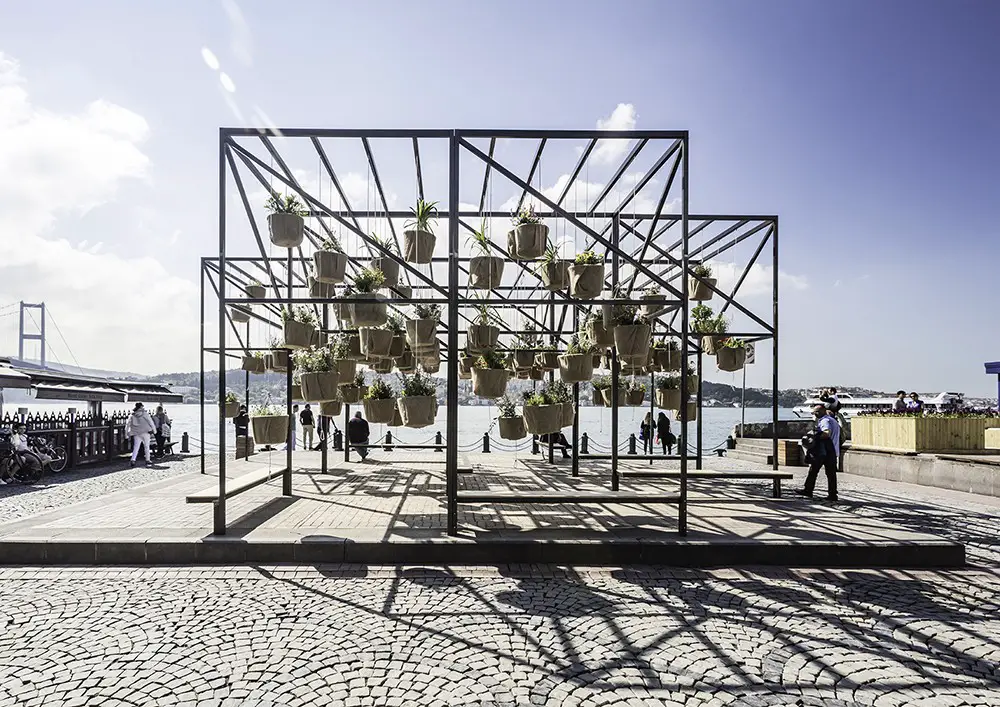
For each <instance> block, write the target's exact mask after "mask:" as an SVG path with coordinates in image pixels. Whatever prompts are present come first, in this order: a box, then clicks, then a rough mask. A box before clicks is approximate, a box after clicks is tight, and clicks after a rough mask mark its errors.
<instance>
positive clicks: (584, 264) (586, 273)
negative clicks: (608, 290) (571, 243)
mask: <svg viewBox="0 0 1000 707" xmlns="http://www.w3.org/2000/svg"><path fill="white" fill-rule="evenodd" d="M603 291H604V259H603V258H602V257H601V256H599V255H597V253H595V252H594V251H592V250H587V251H584V252H583V253H580V254H579V255H578V256H576V260H574V261H573V263H572V264H570V266H569V293H570V295H571V296H573V297H576V298H577V299H594V298H596V297H598V296H600V294H601V292H603Z"/></svg>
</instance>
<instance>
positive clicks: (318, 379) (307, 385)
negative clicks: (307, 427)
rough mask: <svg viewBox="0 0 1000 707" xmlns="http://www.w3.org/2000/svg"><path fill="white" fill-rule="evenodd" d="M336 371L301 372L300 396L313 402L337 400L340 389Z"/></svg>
mask: <svg viewBox="0 0 1000 707" xmlns="http://www.w3.org/2000/svg"><path fill="white" fill-rule="evenodd" d="M339 382H340V376H339V375H338V373H337V371H313V372H309V373H303V374H302V397H303V398H305V399H306V400H308V401H310V402H314V403H322V402H326V401H328V400H339V399H340V390H339V389H338V388H337V383H339Z"/></svg>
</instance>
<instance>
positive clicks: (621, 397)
mask: <svg viewBox="0 0 1000 707" xmlns="http://www.w3.org/2000/svg"><path fill="white" fill-rule="evenodd" d="M601 398H603V400H604V405H605V406H606V407H611V402H612V400H614V398H613V397H612V389H611V388H605V389H604V390H602V391H601ZM618 407H620V408H621V407H625V389H624V388H619V389H618Z"/></svg>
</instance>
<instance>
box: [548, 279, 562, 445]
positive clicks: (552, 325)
mask: <svg viewBox="0 0 1000 707" xmlns="http://www.w3.org/2000/svg"><path fill="white" fill-rule="evenodd" d="M555 302H556V293H555V292H549V343H550V344H555V343H556V335H555V330H556V305H555ZM555 379H556V372H555V371H549V385H550V386H551V385H552V383H553V382H555ZM560 414H561V413H560ZM559 433H560V434H561V433H562V428H561V427H560V428H559ZM548 437H549V464H555V463H556V447H555V442H554V437H555V435H554V434H553V433H551V432H550V433H549V436H548Z"/></svg>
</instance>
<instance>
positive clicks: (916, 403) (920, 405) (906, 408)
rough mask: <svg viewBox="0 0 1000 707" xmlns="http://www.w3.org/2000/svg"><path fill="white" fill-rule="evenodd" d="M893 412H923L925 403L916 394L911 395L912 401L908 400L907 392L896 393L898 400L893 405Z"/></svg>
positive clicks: (898, 391) (899, 391)
mask: <svg viewBox="0 0 1000 707" xmlns="http://www.w3.org/2000/svg"><path fill="white" fill-rule="evenodd" d="M892 411H893V412H923V411H924V401H923V400H921V399H920V396H919V395H917V394H916V393H910V399H909V400H907V399H906V391H905V390H897V391H896V400H895V401H894V402H893V403H892Z"/></svg>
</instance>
